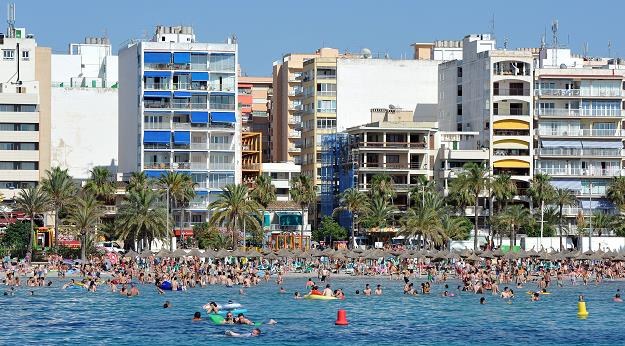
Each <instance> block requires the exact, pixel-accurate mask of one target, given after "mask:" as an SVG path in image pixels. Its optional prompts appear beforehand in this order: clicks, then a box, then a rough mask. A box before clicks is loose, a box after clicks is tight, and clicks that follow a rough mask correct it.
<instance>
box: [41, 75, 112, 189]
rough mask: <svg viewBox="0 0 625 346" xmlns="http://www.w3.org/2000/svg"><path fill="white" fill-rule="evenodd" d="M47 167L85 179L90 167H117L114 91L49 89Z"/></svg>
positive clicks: (103, 89)
mask: <svg viewBox="0 0 625 346" xmlns="http://www.w3.org/2000/svg"><path fill="white" fill-rule="evenodd" d="M51 96H52V135H51V137H52V146H51V151H52V153H51V154H52V155H51V160H52V162H51V164H52V167H54V166H61V167H63V168H67V169H69V174H70V175H72V176H73V177H74V178H76V179H87V178H88V177H89V170H90V169H92V168H93V167H94V166H108V167H110V166H111V165H113V167H111V168H113V169H112V172H115V170H114V168H115V166H116V165H117V144H118V143H117V142H118V138H117V131H118V124H117V114H118V113H117V89H105V88H58V87H57V88H52V94H51Z"/></svg>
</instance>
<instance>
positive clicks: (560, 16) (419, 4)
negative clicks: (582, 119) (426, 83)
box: [0, 0, 625, 76]
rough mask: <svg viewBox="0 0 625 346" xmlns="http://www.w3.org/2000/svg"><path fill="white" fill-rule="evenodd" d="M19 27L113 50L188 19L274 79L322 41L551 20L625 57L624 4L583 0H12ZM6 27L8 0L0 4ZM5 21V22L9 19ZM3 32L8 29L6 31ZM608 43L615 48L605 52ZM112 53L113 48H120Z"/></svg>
mask: <svg viewBox="0 0 625 346" xmlns="http://www.w3.org/2000/svg"><path fill="white" fill-rule="evenodd" d="M14 2H15V4H16V27H25V28H26V29H27V32H29V33H32V34H34V35H35V37H36V38H37V43H38V44H39V45H41V46H47V47H52V49H53V52H58V53H63V52H66V51H67V47H68V44H69V43H80V42H83V40H84V38H85V37H87V36H91V37H95V36H104V35H106V36H108V37H109V39H110V40H111V44H112V46H113V50H114V51H115V52H117V50H118V49H119V48H120V46H121V45H122V44H123V43H124V42H125V41H127V40H129V39H132V38H143V37H147V38H151V37H152V35H153V33H154V27H155V26H156V25H190V26H193V27H194V30H195V35H196V41H197V42H224V41H225V39H226V38H227V37H228V36H230V35H232V34H235V35H236V36H237V38H238V43H239V63H240V64H241V66H242V69H243V73H244V74H246V75H250V76H262V75H267V76H268V75H270V74H271V69H272V63H273V62H274V61H276V60H280V59H281V57H282V56H283V55H284V54H286V53H290V52H294V53H306V52H314V51H315V50H316V49H317V48H320V47H334V48H338V49H340V50H341V51H342V52H343V51H349V52H360V51H361V50H362V49H363V48H369V49H370V50H371V51H372V52H373V53H374V54H388V55H389V56H390V57H391V58H395V59H399V58H402V57H404V58H406V57H407V58H410V57H411V47H410V44H411V43H414V42H432V41H434V40H459V39H462V37H464V36H465V35H467V34H471V33H489V32H491V31H492V28H493V25H492V22H493V20H492V19H493V17H494V33H495V37H496V39H497V45H498V47H503V43H504V39H505V40H506V41H507V42H508V48H510V49H513V48H518V47H538V46H539V45H540V40H541V37H542V36H543V35H544V33H545V31H546V32H547V40H546V41H547V43H548V44H550V43H551V41H552V39H551V37H552V34H551V29H550V27H551V23H552V21H553V20H554V19H557V20H558V22H559V42H560V43H561V45H565V46H568V47H570V48H571V49H572V50H573V51H574V52H576V53H580V54H581V53H582V52H583V47H584V44H585V43H587V44H588V47H589V50H588V51H589V55H590V56H608V52H610V53H611V54H610V56H612V57H617V56H619V57H620V56H625V42H624V40H623V37H624V36H623V32H624V31H625V30H624V29H625V26H624V25H623V24H622V21H621V20H622V13H624V11H625V1H612V2H610V3H605V2H602V3H601V5H599V6H592V5H591V2H588V1H578V0H568V1H559V0H529V1H524V2H510V1H506V0H498V1H491V0H483V1H482V0H444V1H441V0H438V1H427V2H426V1H419V0H377V1H374V0H314V1H297V0H292V1H289V0H275V1H272V0H235V1H232V0H229V1H214V0H186V1H179V0H169V1H162V0H151V1H148V0H109V1H98V0H54V1H50V0H14ZM0 5H1V6H2V7H0V20H1V21H2V22H3V23H6V22H5V20H6V10H5V9H6V5H7V0H0ZM5 26H6V25H5ZM3 31H4V30H3ZM608 42H611V49H610V50H609V49H608ZM115 54H116V53H115Z"/></svg>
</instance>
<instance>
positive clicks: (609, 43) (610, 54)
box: [608, 40, 612, 59]
mask: <svg viewBox="0 0 625 346" xmlns="http://www.w3.org/2000/svg"><path fill="white" fill-rule="evenodd" d="M608 58H610V59H612V40H608Z"/></svg>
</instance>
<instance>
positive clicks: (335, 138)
mask: <svg viewBox="0 0 625 346" xmlns="http://www.w3.org/2000/svg"><path fill="white" fill-rule="evenodd" d="M354 179H355V176H354V166H353V160H351V151H350V150H349V136H348V135H347V134H346V133H333V134H327V135H322V136H321V198H320V202H321V215H320V216H321V217H322V218H323V217H324V216H331V215H332V212H333V211H334V209H335V208H336V207H338V202H339V195H340V194H341V192H343V191H345V190H347V189H349V188H352V187H354V186H355V182H354ZM338 221H339V224H341V226H343V227H346V228H348V229H349V228H351V215H350V213H347V212H343V213H341V214H340V215H339V217H338Z"/></svg>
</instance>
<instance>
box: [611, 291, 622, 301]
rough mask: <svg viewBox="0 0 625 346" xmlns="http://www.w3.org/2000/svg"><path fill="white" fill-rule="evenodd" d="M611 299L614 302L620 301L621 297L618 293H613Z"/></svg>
mask: <svg viewBox="0 0 625 346" xmlns="http://www.w3.org/2000/svg"><path fill="white" fill-rule="evenodd" d="M612 301H613V302H615V303H622V302H623V299H622V298H621V295H620V294H619V293H617V294H615V295H614V298H612Z"/></svg>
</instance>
